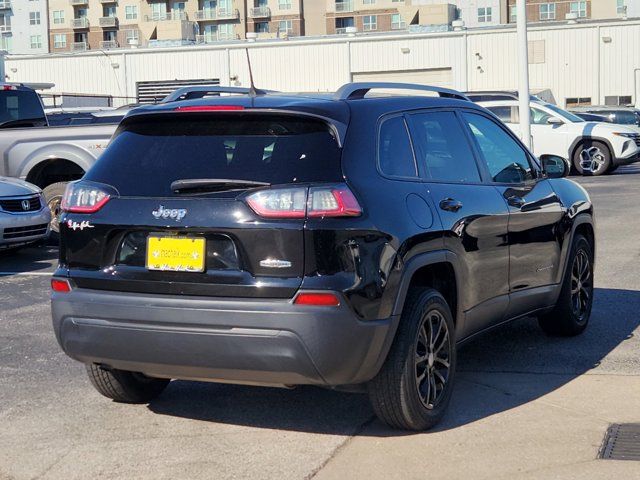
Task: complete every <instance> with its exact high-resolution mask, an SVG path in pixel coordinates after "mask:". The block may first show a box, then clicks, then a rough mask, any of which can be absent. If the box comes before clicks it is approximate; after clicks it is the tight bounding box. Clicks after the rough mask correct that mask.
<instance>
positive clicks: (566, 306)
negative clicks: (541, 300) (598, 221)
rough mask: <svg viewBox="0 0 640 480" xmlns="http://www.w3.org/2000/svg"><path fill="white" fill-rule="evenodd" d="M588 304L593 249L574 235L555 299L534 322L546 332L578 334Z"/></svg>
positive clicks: (588, 310) (590, 301)
mask: <svg viewBox="0 0 640 480" xmlns="http://www.w3.org/2000/svg"><path fill="white" fill-rule="evenodd" d="M592 306H593V248H592V246H591V244H590V243H589V241H588V240H587V239H586V238H585V237H583V236H582V235H576V237H575V238H574V240H573V244H572V247H571V253H570V257H569V263H568V267H567V271H566V272H565V274H564V279H563V282H562V290H561V292H560V297H559V298H558V302H557V303H556V306H555V308H554V309H553V310H552V311H551V312H550V313H548V314H546V315H541V316H540V317H539V318H538V323H539V324H540V327H541V328H542V330H544V332H545V333H547V334H548V335H561V336H574V335H578V334H580V333H582V332H583V331H584V330H585V328H587V325H588V324H589V317H590V316H591V308H592Z"/></svg>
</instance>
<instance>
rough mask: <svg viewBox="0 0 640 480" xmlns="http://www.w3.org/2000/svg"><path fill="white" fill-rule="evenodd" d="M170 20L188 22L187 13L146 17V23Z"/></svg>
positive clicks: (169, 13)
mask: <svg viewBox="0 0 640 480" xmlns="http://www.w3.org/2000/svg"><path fill="white" fill-rule="evenodd" d="M170 20H188V17H187V13H186V12H161V13H152V14H151V15H145V16H144V21H145V22H166V21H170Z"/></svg>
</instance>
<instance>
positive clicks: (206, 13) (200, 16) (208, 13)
mask: <svg viewBox="0 0 640 480" xmlns="http://www.w3.org/2000/svg"><path fill="white" fill-rule="evenodd" d="M216 13H217V12H216V11H215V9H213V8H209V9H206V10H198V11H197V12H196V13H195V18H196V20H200V21H203V20H218V15H216Z"/></svg>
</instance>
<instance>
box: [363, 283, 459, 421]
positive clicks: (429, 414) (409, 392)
mask: <svg viewBox="0 0 640 480" xmlns="http://www.w3.org/2000/svg"><path fill="white" fill-rule="evenodd" d="M428 324H431V325H432V328H431V331H429V329H428V327H427V325H428ZM423 326H424V327H426V328H424V329H423V328H422V327H423ZM438 326H439V327H438ZM433 327H436V328H433ZM443 327H446V330H442V328H443ZM434 330H438V333H437V334H435V341H433V340H432V341H429V338H430V337H433V336H434V335H433V331H434ZM445 335H446V336H445ZM430 345H434V346H435V347H438V346H439V345H441V349H440V350H439V351H438V349H437V348H432V347H430ZM430 350H431V354H430V353H429V352H430ZM445 351H446V352H445ZM434 352H435V354H433V353H434ZM445 365H447V366H448V368H445ZM438 366H439V368H437V367H438ZM455 368H456V344H455V330H454V324H453V317H452V315H451V310H450V309H449V306H448V305H447V302H446V301H445V299H444V298H443V297H442V295H441V294H440V293H439V292H438V291H436V290H434V289H431V288H415V289H412V290H410V291H409V295H408V296H407V300H406V302H405V305H404V309H403V312H402V317H401V318H400V325H399V326H398V331H397V332H396V336H395V339H394V341H393V344H392V346H391V349H390V351H389V355H388V356H387V359H386V361H385V363H384V365H383V366H382V368H381V369H380V372H378V374H377V375H376V376H375V377H374V378H373V379H372V380H371V381H370V382H369V383H368V385H367V389H368V393H369V399H370V401H371V405H372V407H373V410H374V412H375V414H376V415H377V416H378V418H379V419H380V420H382V421H383V422H384V423H386V424H387V425H389V426H390V427H393V428H398V429H404V430H427V429H429V428H431V427H433V426H434V425H436V424H437V423H438V422H439V421H440V420H441V418H442V416H443V415H444V413H445V411H446V409H447V406H448V404H449V400H450V399H451V392H452V388H453V381H454V376H455ZM430 372H434V373H430ZM436 372H437V373H436ZM421 377H422V379H421ZM433 385H435V387H436V388H435V389H434V388H432V387H433ZM434 392H435V393H434ZM432 394H433V397H432Z"/></svg>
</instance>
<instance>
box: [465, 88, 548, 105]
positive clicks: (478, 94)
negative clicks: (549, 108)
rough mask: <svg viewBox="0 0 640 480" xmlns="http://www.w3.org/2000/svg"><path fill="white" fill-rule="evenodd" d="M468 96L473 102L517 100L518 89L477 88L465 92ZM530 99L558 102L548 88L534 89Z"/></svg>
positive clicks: (533, 100)
mask: <svg viewBox="0 0 640 480" xmlns="http://www.w3.org/2000/svg"><path fill="white" fill-rule="evenodd" d="M464 94H465V95H466V97H467V98H468V99H469V100H471V101H472V102H476V103H478V102H491V101H494V100H517V99H518V91H517V90H477V91H474V92H464ZM530 100H531V101H532V102H542V103H551V104H553V105H555V104H556V99H555V97H554V96H553V92H552V91H551V90H549V89H548V88H544V89H538V90H532V91H531V96H530Z"/></svg>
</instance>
